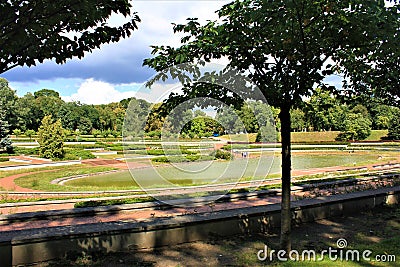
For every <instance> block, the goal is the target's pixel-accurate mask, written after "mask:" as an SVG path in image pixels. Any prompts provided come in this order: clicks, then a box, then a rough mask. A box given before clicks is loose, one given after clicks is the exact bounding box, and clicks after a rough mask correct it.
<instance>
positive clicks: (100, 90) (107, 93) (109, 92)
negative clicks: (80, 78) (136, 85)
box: [62, 79, 136, 105]
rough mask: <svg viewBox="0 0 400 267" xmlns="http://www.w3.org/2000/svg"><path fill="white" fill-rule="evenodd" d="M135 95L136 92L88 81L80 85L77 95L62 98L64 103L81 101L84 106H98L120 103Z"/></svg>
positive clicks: (105, 83)
mask: <svg viewBox="0 0 400 267" xmlns="http://www.w3.org/2000/svg"><path fill="white" fill-rule="evenodd" d="M135 93H136V92H134V91H127V92H120V91H118V90H117V89H115V86H114V85H112V84H110V83H107V82H102V81H96V80H94V79H87V80H85V81H84V82H83V83H82V84H81V85H80V87H79V89H78V91H77V93H75V94H73V95H71V96H63V97H62V98H63V100H64V101H79V102H81V103H84V104H94V105H98V104H108V103H111V102H118V101H120V100H122V99H125V98H129V97H132V96H134V95H135Z"/></svg>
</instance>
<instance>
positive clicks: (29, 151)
mask: <svg viewBox="0 0 400 267" xmlns="http://www.w3.org/2000/svg"><path fill="white" fill-rule="evenodd" d="M14 153H15V154H17V155H38V154H39V147H33V148H25V147H15V148H14Z"/></svg>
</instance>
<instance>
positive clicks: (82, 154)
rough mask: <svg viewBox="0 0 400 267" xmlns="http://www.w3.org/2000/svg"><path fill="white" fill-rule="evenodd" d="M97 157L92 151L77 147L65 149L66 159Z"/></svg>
mask: <svg viewBox="0 0 400 267" xmlns="http://www.w3.org/2000/svg"><path fill="white" fill-rule="evenodd" d="M94 158H96V157H95V156H94V155H93V154H92V153H90V151H87V150H83V149H76V148H72V149H71V148H69V149H65V155H64V158H63V159H64V160H79V159H94Z"/></svg>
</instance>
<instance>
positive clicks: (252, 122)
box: [0, 78, 400, 148]
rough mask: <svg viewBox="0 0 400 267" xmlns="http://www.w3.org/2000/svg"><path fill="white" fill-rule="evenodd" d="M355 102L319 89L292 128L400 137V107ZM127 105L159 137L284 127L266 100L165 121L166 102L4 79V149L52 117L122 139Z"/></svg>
mask: <svg viewBox="0 0 400 267" xmlns="http://www.w3.org/2000/svg"><path fill="white" fill-rule="evenodd" d="M353 102H354V104H351V105H350V104H343V103H342V102H341V101H340V99H338V98H337V97H335V96H333V95H332V94H330V92H329V91H327V90H323V89H317V90H316V91H315V93H314V94H313V95H312V96H311V97H310V98H309V99H307V100H306V101H305V102H304V105H303V106H302V107H301V108H296V109H292V110H291V111H290V113H291V117H292V123H291V127H292V131H340V132H341V133H340V134H339V136H338V140H363V139H365V138H367V137H368V136H369V134H370V132H371V130H372V129H374V130H389V135H388V138H389V139H400V129H399V128H400V126H399V125H400V124H399V117H400V111H399V108H397V107H393V106H388V105H383V104H380V103H379V102H377V101H372V100H371V101H370V102H366V103H357V102H356V101H353ZM128 107H129V111H128V113H129V112H130V113H131V114H130V115H131V116H129V114H128V117H129V119H130V120H132V119H135V118H136V120H137V121H138V122H139V124H137V125H140V126H137V127H140V128H141V130H142V131H143V133H144V134H145V135H147V136H149V137H154V138H158V137H160V136H161V134H162V130H163V129H164V134H172V133H178V134H180V135H181V136H183V137H186V138H195V137H198V138H200V137H209V136H212V135H214V134H218V135H220V134H236V133H243V132H247V133H257V132H259V131H260V130H261V129H260V127H266V126H271V125H274V131H271V130H269V131H266V132H267V135H268V137H267V139H266V140H269V141H273V140H276V132H277V131H278V129H280V120H279V116H278V115H279V112H280V110H279V109H278V108H274V107H269V106H268V105H266V104H264V103H261V102H245V103H244V104H243V105H242V107H241V108H240V109H234V108H233V107H231V108H226V109H222V110H219V111H218V112H217V113H216V115H215V117H214V118H212V117H210V116H207V114H206V113H204V112H203V111H201V110H194V111H193V110H190V109H185V110H182V111H177V112H176V114H175V115H174V116H175V117H174V118H172V119H171V118H169V119H167V120H166V117H165V116H164V117H163V116H162V115H160V114H159V113H158V110H159V109H160V108H161V103H159V104H154V105H152V104H151V103H149V102H147V101H145V100H141V99H135V98H129V99H124V100H122V101H120V102H114V103H109V104H104V105H87V104H82V103H79V102H65V101H63V100H62V99H61V97H60V95H59V93H58V92H56V91H54V90H50V89H42V90H39V91H37V92H35V93H34V94H32V93H27V94H26V95H24V96H23V97H18V96H17V95H16V93H15V91H14V90H13V89H11V88H10V87H9V84H8V81H7V80H5V79H2V78H0V138H1V140H2V141H1V142H2V143H1V144H2V145H1V146H2V147H1V148H5V147H9V146H10V141H9V140H8V139H7V138H6V137H7V136H8V134H10V133H13V134H14V135H16V136H17V137H18V136H19V135H22V134H24V135H25V136H28V137H29V138H32V136H33V135H35V133H37V132H38V130H39V128H40V126H41V123H42V120H43V118H44V117H45V116H48V115H51V116H52V119H53V120H54V121H58V120H59V121H60V122H61V125H62V128H63V129H65V136H74V135H86V134H92V135H94V136H95V137H107V136H115V137H117V136H120V135H121V132H122V129H123V124H124V119H125V114H126V111H127V109H128ZM150 110H151V112H150V113H149V111H150ZM260 125H263V126H260Z"/></svg>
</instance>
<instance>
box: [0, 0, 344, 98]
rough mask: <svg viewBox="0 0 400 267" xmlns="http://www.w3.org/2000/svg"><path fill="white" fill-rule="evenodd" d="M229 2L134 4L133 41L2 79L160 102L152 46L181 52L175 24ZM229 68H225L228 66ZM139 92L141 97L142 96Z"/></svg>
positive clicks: (63, 91) (211, 14)
mask: <svg viewBox="0 0 400 267" xmlns="http://www.w3.org/2000/svg"><path fill="white" fill-rule="evenodd" d="M229 2H231V1H230V0H201V1H200V0H186V1H185V0H180V1H168V0H161V1H153V0H135V1H133V10H135V11H136V12H137V13H138V15H139V17H140V19H141V23H139V25H138V27H139V29H138V30H137V31H134V32H133V35H132V36H131V37H130V38H127V39H123V40H121V41H119V42H118V43H112V44H105V45H102V46H101V48H100V49H97V50H94V51H93V52H92V53H87V54H86V55H85V57H84V58H83V59H81V60H79V59H77V58H76V59H72V60H69V61H67V63H66V64H63V65H57V64H56V63H54V62H52V61H50V60H48V61H45V62H44V63H43V64H38V65H37V66H34V67H30V68H28V67H16V68H14V69H11V70H9V71H7V72H5V73H3V74H1V77H3V78H6V79H7V80H8V81H9V84H10V87H11V88H12V89H14V90H16V93H17V95H18V96H23V95H25V94H26V93H27V92H31V93H33V92H35V91H38V90H40V89H43V88H46V89H53V90H56V91H57V92H59V93H60V95H61V97H62V98H63V99H64V100H65V101H79V102H81V103H85V104H107V103H110V102H117V101H120V100H122V99H125V98H129V97H132V96H133V97H137V98H144V99H146V100H148V101H150V102H155V101H157V102H158V101H160V98H157V96H159V95H164V94H165V90H164V88H163V87H162V86H158V87H156V88H154V89H152V92H151V93H150V92H149V91H148V90H147V89H144V83H145V82H146V81H147V80H149V79H150V78H151V77H152V76H153V75H154V74H155V72H154V71H153V70H151V69H150V68H148V67H143V66H142V64H143V60H144V59H146V58H150V57H152V55H151V47H150V46H151V45H171V46H178V45H179V44H180V38H181V37H182V36H180V35H177V34H174V33H173V27H172V23H185V21H186V19H187V18H193V17H196V18H199V21H200V22H201V23H205V22H206V21H207V20H214V19H216V18H217V15H216V14H215V11H216V10H218V9H219V8H220V7H222V6H223V5H224V4H226V3H229ZM124 22H126V18H124V17H123V16H113V17H111V19H110V23H111V25H113V26H115V25H122V24H123V23H124ZM217 63H219V62H217ZM225 63H226V62H221V64H225ZM325 81H326V82H327V83H330V84H333V85H337V86H340V83H341V79H338V78H336V77H328V78H327V80H325ZM138 92H139V93H138Z"/></svg>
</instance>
